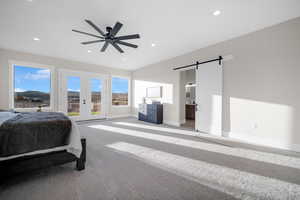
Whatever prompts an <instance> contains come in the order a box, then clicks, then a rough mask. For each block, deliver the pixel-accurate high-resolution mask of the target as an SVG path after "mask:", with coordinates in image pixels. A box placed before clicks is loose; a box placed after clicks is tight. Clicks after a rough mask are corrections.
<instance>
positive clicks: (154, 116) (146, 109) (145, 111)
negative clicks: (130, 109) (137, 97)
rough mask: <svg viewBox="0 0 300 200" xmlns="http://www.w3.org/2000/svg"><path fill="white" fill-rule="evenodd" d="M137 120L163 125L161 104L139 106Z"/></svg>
mask: <svg viewBox="0 0 300 200" xmlns="http://www.w3.org/2000/svg"><path fill="white" fill-rule="evenodd" d="M138 118H139V120H141V121H145V122H150V123H155V124H162V123H163V105H162V104H140V105H139V116H138Z"/></svg>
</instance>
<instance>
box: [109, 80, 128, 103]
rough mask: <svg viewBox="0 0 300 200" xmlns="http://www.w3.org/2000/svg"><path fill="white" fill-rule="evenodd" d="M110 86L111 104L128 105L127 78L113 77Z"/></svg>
mask: <svg viewBox="0 0 300 200" xmlns="http://www.w3.org/2000/svg"><path fill="white" fill-rule="evenodd" d="M111 83H112V84H111V85H112V86H111V87H112V105H113V106H119V105H128V90H129V79H128V78H119V77H113V78H112V81H111Z"/></svg>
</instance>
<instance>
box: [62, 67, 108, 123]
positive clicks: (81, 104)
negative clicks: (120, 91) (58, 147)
mask: <svg viewBox="0 0 300 200" xmlns="http://www.w3.org/2000/svg"><path fill="white" fill-rule="evenodd" d="M107 80H108V77H107V76H105V75H102V74H95V73H88V72H79V71H67V70H61V71H60V72H59V82H60V84H59V85H60V86H61V87H60V88H59V94H60V95H59V110H60V111H62V112H64V113H65V114H66V115H68V116H69V117H70V118H72V119H74V120H76V121H78V120H91V119H102V118H105V117H106V113H107Z"/></svg>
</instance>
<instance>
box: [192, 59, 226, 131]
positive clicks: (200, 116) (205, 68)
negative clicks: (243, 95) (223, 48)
mask: <svg viewBox="0 0 300 200" xmlns="http://www.w3.org/2000/svg"><path fill="white" fill-rule="evenodd" d="M222 91H223V69H222V65H220V64H219V63H218V62H210V63H206V64H202V65H200V66H199V68H198V69H196V104H197V111H196V121H195V125H196V130H197V131H200V132H204V133H209V134H213V135H217V136H222V100H223V95H222Z"/></svg>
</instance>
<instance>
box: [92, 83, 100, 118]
mask: <svg viewBox="0 0 300 200" xmlns="http://www.w3.org/2000/svg"><path fill="white" fill-rule="evenodd" d="M90 84H91V114H92V115H100V114H101V92H102V83H101V80H100V79H94V78H93V79H91V82H90Z"/></svg>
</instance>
